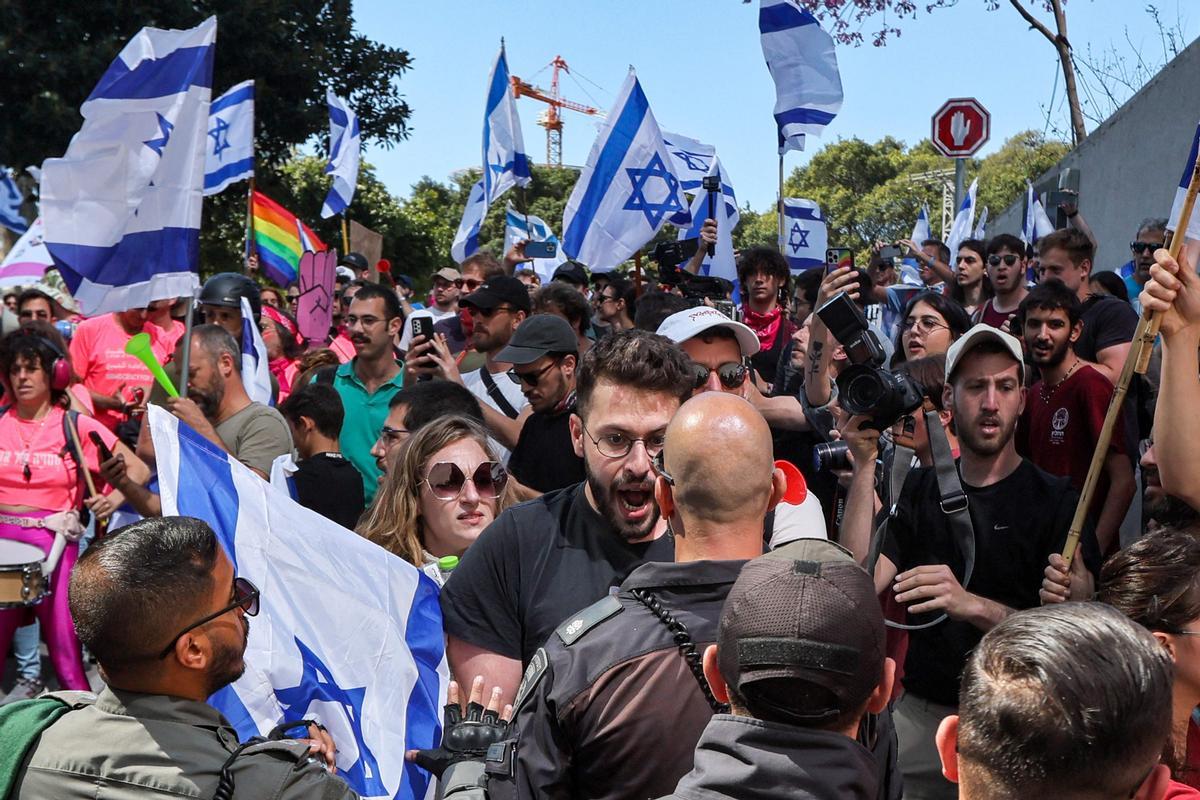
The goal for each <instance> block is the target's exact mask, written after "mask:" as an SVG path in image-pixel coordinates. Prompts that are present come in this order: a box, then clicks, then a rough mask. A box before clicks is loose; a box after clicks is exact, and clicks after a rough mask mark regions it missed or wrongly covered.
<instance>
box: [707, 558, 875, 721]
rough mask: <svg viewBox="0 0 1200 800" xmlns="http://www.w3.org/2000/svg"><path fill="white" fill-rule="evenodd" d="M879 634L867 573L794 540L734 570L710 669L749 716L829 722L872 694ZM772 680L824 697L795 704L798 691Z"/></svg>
mask: <svg viewBox="0 0 1200 800" xmlns="http://www.w3.org/2000/svg"><path fill="white" fill-rule="evenodd" d="M884 630H885V629H884V623H883V612H882V610H881V607H880V605H879V599H878V598H877V597H876V595H875V582H874V581H873V580H872V578H871V576H870V575H868V574H867V571H866V570H865V569H863V568H862V567H861V566H859V565H858V562H856V561H855V560H854V557H853V556H852V555H851V554H850V553H849V552H848V551H847V550H845V549H844V548H842V547H840V546H838V545H837V544H834V543H833V542H830V541H828V540H825V539H800V540H798V541H795V542H792V543H790V544H787V545H784V546H783V547H780V548H778V549H777V550H772V551H771V552H769V553H767V554H765V555H762V556H759V557H758V558H756V559H754V560H753V561H751V562H750V563H748V564H747V565H746V566H745V567H744V568H743V569H742V572H741V574H740V575H739V576H738V579H737V582H735V583H734V585H733V588H732V589H731V590H730V592H729V596H728V598H727V599H726V600H725V608H724V610H723V611H722V613H721V624H720V628H719V630H718V634H717V644H718V653H717V661H718V666H719V667H720V670H721V676H722V677H723V678H724V679H725V682H726V684H727V685H728V686H729V687H730V689H731V690H733V692H734V693H735V694H736V695H737V697H738V698H740V699H741V700H743V701H745V703H746V705H747V708H748V710H749V711H750V712H751V713H752V714H753V715H754V716H755V717H757V718H759V719H766V720H771V721H777V722H790V723H792V724H797V725H812V726H816V725H821V724H827V723H830V722H834V721H835V720H837V719H838V717H840V716H841V715H842V714H845V713H852V712H854V711H857V710H858V709H860V708H862V707H863V705H864V704H865V703H866V702H867V700H868V698H870V696H871V693H872V692H873V691H874V690H875V687H876V686H877V685H878V683H879V680H880V677H881V676H882V673H883V663H884V659H885V657H886V653H885V650H884V648H885V640H884ZM778 679H785V680H786V681H788V682H789V684H790V682H791V681H799V682H801V683H803V684H807V685H809V686H812V687H816V688H819V689H823V690H824V691H823V692H815V693H809V695H808V697H809V698H810V701H809V702H808V703H807V704H806V707H796V706H797V705H798V704H800V703H802V702H803V701H802V700H801V698H803V697H804V696H805V693H803V692H795V691H794V688H795V687H794V686H790V685H788V686H786V687H780V686H779V685H778V684H777V680H778ZM764 682H767V683H764ZM781 688H782V690H780V689H781ZM789 688H790V689H793V691H789V690H788V689H789Z"/></svg>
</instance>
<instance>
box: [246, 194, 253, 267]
mask: <svg viewBox="0 0 1200 800" xmlns="http://www.w3.org/2000/svg"><path fill="white" fill-rule="evenodd" d="M252 255H254V176H253V175H251V176H250V181H249V183H248V184H247V189H246V258H245V263H246V272H247V273H249V272H250V257H251V256H252Z"/></svg>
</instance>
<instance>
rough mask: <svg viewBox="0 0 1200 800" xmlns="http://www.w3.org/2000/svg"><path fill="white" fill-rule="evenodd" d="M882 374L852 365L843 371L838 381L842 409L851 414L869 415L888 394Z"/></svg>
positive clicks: (868, 368)
mask: <svg viewBox="0 0 1200 800" xmlns="http://www.w3.org/2000/svg"><path fill="white" fill-rule="evenodd" d="M886 374H887V373H883V372H881V371H880V370H876V369H872V368H871V367H867V366H864V365H854V366H851V367H848V368H847V369H846V370H844V371H843V373H842V375H841V376H839V379H838V384H839V386H838V391H839V392H840V393H841V398H840V402H841V404H842V408H844V409H846V410H847V411H849V412H850V413H851V414H870V413H872V412H873V411H874V410H875V408H876V407H877V406H878V405H879V403H880V401H881V400H883V399H884V398H885V397H886V395H887V392H888V386H887V384H886V383H885V381H884V379H883V376H884V375H886Z"/></svg>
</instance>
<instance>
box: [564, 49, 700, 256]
mask: <svg viewBox="0 0 1200 800" xmlns="http://www.w3.org/2000/svg"><path fill="white" fill-rule="evenodd" d="M687 212H688V203H687V197H685V196H684V193H683V187H682V186H681V185H680V182H679V177H678V176H677V175H676V174H675V171H674V169H673V161H672V158H671V154H670V153H669V152H668V151H667V146H666V143H665V142H663V137H662V132H661V131H660V130H659V127H658V123H657V122H656V121H655V120H654V114H653V113H652V112H651V111H650V102H649V101H648V100H647V99H646V95H645V93H643V92H642V85H641V84H640V83H638V79H637V75H636V74H634V72H633V70H630V71H629V76H628V77H627V78H626V79H625V83H624V84H623V85H622V86H621V91H620V92H619V93H618V95H617V102H616V103H615V104H614V105H613V108H612V111H611V112H609V115H608V117H607V119H605V121H604V125H603V127H602V128H601V129H600V135H599V136H597V137H596V141H595V142H594V143H593V144H592V150H591V152H590V153H589V154H588V160H587V163H586V164H585V165H584V167H583V171H582V172H581V173H580V175H579V180H578V181H577V182H576V183H575V188H574V189H572V190H571V196H570V197H569V198H568V199H567V207H566V210H565V211H564V212H563V250H565V251H566V253H567V255H568V256H569V257H571V258H573V259H575V260H576V261H581V262H583V263H584V264H585V265H587V266H588V268H590V269H591V270H592V272H610V271H612V270H613V269H615V268H616V266H617V265H618V264H620V263H621V262H622V261H624V260H625V259H627V258H629V257H630V256H631V255H633V254H634V253H635V252H636V251H637V249H638V248H639V247H641V246H642V245H644V244H645V243H646V242H648V241H650V240H651V239H653V238H654V234H656V233H658V231H659V229H661V228H662V226H663V225H664V224H665V223H666V222H667V220H668V219H671V221H672V222H673V223H675V224H680V225H682V224H686V223H687V222H688V221H690V218H689V215H688V213H687Z"/></svg>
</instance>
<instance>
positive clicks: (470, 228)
mask: <svg viewBox="0 0 1200 800" xmlns="http://www.w3.org/2000/svg"><path fill="white" fill-rule="evenodd" d="M486 211H487V204H486V203H484V201H483V179H482V178H481V179H480V180H478V181H476V183H475V185H474V186H472V187H471V194H470V195H469V196H468V197H467V205H466V207H465V208H463V215H462V221H461V222H459V223H458V230H457V231H456V232H455V233H454V244H452V245H451V246H450V256H451V257H452V258H453V259H454V260H455V261H456V262H457V263H459V264H461V263H462V262H464V261H466V260H467V259H468V258H470V257H471V256H473V255H475V253H477V252H478V251H479V226H481V225H482V224H483V215H484V213H485V212H486Z"/></svg>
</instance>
